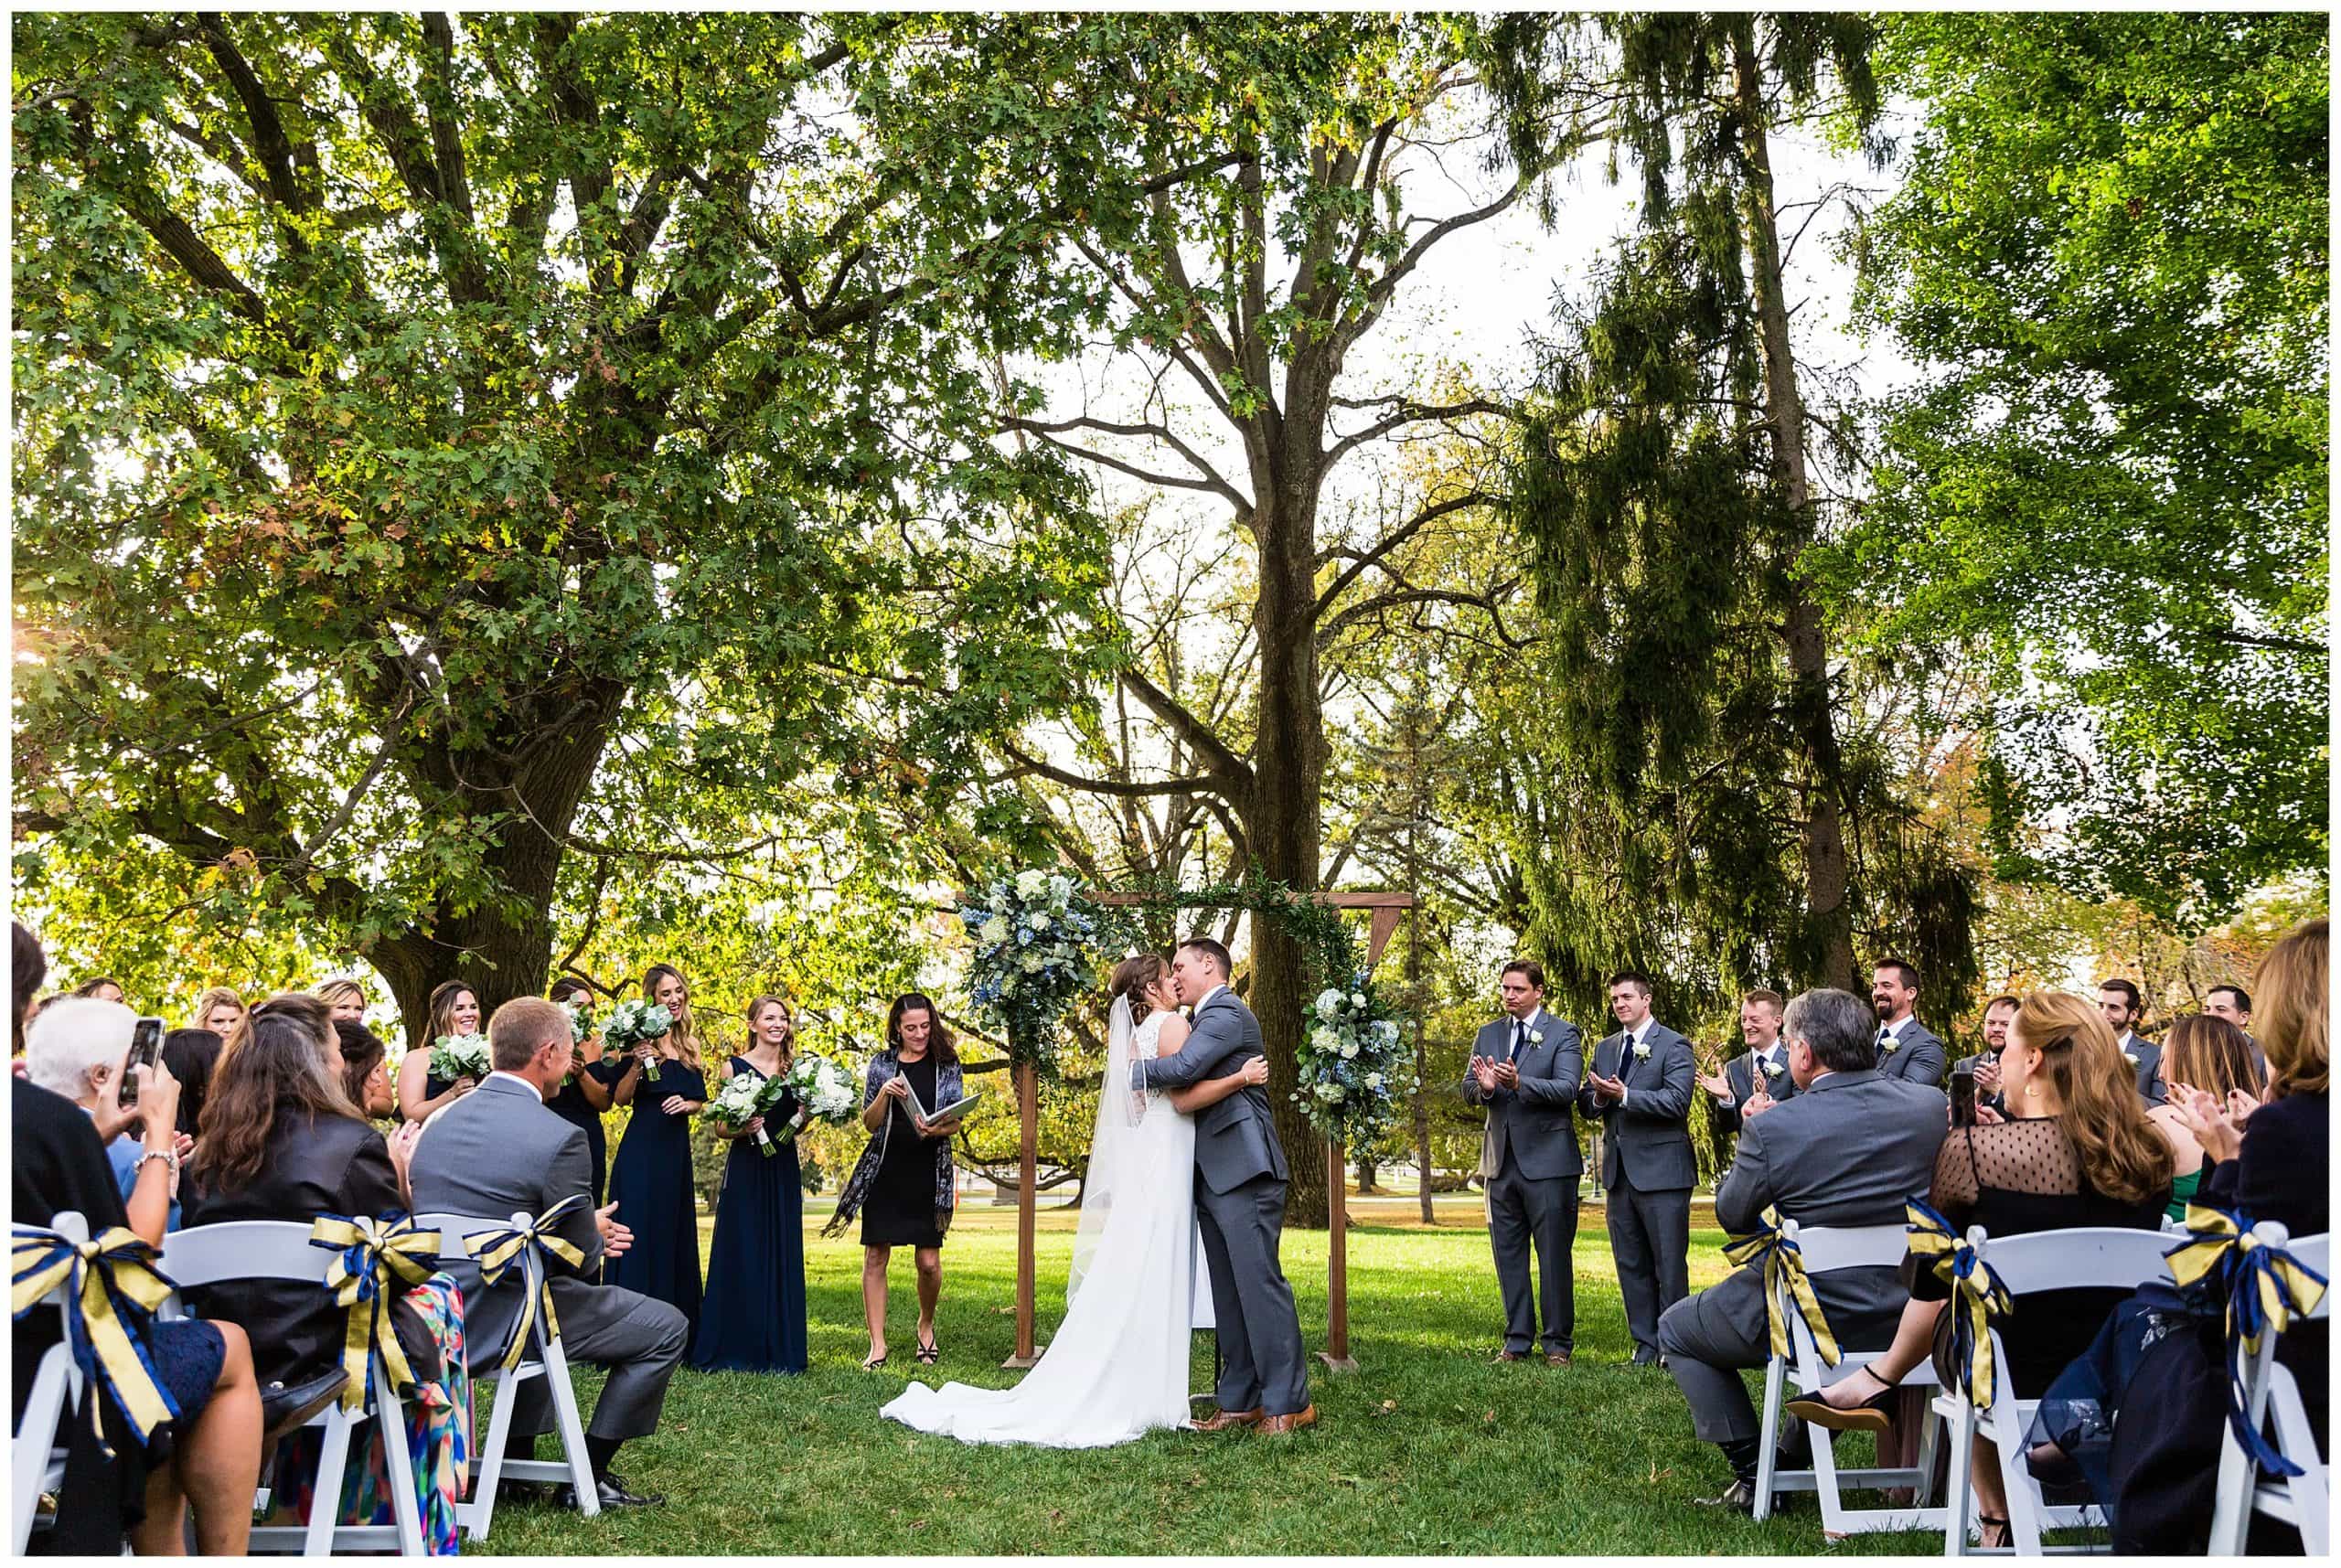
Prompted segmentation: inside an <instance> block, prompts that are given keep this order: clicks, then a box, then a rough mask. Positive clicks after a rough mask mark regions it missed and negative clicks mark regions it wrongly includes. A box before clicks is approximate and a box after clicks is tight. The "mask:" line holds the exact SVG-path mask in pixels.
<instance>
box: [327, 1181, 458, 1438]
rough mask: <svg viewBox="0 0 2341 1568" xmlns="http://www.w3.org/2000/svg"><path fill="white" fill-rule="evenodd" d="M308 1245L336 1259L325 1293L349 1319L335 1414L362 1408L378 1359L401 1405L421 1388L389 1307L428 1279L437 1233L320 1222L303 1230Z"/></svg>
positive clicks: (363, 1217) (380, 1223)
mask: <svg viewBox="0 0 2341 1568" xmlns="http://www.w3.org/2000/svg"><path fill="white" fill-rule="evenodd" d="M309 1244H310V1245H311V1246H313V1247H326V1248H328V1249H330V1250H332V1251H334V1252H336V1253H338V1254H339V1255H338V1256H337V1257H336V1258H335V1259H334V1260H333V1262H332V1263H331V1264H328V1265H327V1267H326V1289H327V1290H330V1291H332V1292H333V1298H334V1300H335V1302H336V1303H337V1304H338V1305H339V1306H340V1307H341V1308H342V1309H343V1310H344V1311H345V1312H347V1314H348V1326H347V1328H346V1329H345V1330H344V1332H343V1336H342V1342H341V1364H342V1367H343V1369H344V1370H346V1371H347V1372H348V1373H349V1381H348V1383H347V1386H345V1387H344V1388H343V1389H342V1391H341V1407H342V1408H343V1409H344V1410H356V1409H357V1408H358V1406H359V1405H361V1404H363V1403H365V1402H366V1388H367V1384H368V1381H369V1374H370V1373H371V1371H372V1364H373V1358H374V1357H375V1356H377V1355H379V1357H380V1358H381V1361H382V1370H383V1371H384V1372H385V1373H387V1374H388V1375H389V1378H390V1392H392V1393H393V1394H395V1395H396V1396H397V1397H399V1398H401V1399H404V1398H406V1397H407V1396H408V1395H409V1394H412V1392H414V1391H415V1390H416V1389H417V1388H418V1387H420V1386H421V1380H420V1379H418V1378H417V1377H416V1376H415V1374H414V1368H413V1366H412V1364H411V1363H410V1362H409V1361H408V1360H407V1355H406V1347H405V1346H403V1345H401V1343H399V1336H398V1329H397V1327H396V1324H395V1322H394V1320H393V1319H392V1317H391V1316H390V1302H391V1300H392V1299H393V1298H394V1297H395V1296H397V1295H399V1294H400V1293H401V1291H403V1290H404V1289H406V1288H407V1287H409V1286H412V1285H421V1284H422V1282H423V1281H425V1280H427V1279H429V1278H430V1277H431V1275H432V1272H433V1270H434V1269H435V1268H436V1267H437V1266H438V1263H439V1232H436V1231H419V1230H417V1229H415V1224H414V1217H413V1216H412V1215H411V1214H401V1213H398V1212H395V1211H393V1212H392V1213H390V1214H387V1215H385V1216H383V1217H382V1218H381V1219H379V1220H377V1219H375V1218H374V1217H373V1216H372V1215H370V1214H359V1215H357V1216H355V1217H349V1216H344V1215H340V1214H325V1215H321V1216H319V1217H318V1219H317V1221H316V1223H315V1224H314V1225H312V1226H311V1227H310V1228H309Z"/></svg>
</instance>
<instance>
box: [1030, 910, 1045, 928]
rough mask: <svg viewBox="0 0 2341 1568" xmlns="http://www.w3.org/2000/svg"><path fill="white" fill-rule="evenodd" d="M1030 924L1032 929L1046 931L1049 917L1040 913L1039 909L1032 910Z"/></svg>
mask: <svg viewBox="0 0 2341 1568" xmlns="http://www.w3.org/2000/svg"><path fill="white" fill-rule="evenodd" d="M1031 924H1032V929H1033V930H1034V931H1046V930H1048V929H1049V917H1048V916H1047V915H1044V914H1042V912H1040V911H1039V910H1034V911H1033V912H1032V921H1031Z"/></svg>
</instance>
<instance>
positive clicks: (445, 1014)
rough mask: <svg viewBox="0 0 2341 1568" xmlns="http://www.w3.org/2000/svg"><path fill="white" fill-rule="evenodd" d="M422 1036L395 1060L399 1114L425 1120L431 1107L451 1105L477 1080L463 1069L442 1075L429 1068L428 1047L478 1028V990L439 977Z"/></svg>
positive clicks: (429, 1113)
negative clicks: (446, 1038) (396, 1062)
mask: <svg viewBox="0 0 2341 1568" xmlns="http://www.w3.org/2000/svg"><path fill="white" fill-rule="evenodd" d="M430 1019H431V1021H430V1022H429V1024H428V1025H426V1026H425V1028H424V1029H423V1035H422V1043H421V1044H419V1045H414V1046H411V1047H409V1048H408V1050H407V1053H406V1055H405V1056H403V1057H401V1058H400V1060H399V1115H401V1116H404V1117H405V1118H406V1119H407V1120H408V1121H410V1122H422V1121H428V1120H429V1119H430V1117H431V1114H432V1113H433V1111H436V1110H439V1109H440V1108H441V1107H443V1106H446V1105H452V1104H454V1103H455V1102H456V1101H458V1100H460V1099H462V1098H463V1097H464V1096H465V1095H466V1094H468V1093H471V1092H472V1091H473V1090H475V1089H476V1088H478V1087H479V1081H478V1080H477V1079H476V1078H474V1077H473V1076H472V1075H471V1074H470V1073H468V1072H466V1073H464V1074H463V1075H461V1076H460V1077H456V1078H442V1077H440V1076H439V1075H438V1074H437V1073H435V1072H432V1071H431V1047H432V1045H433V1042H434V1041H436V1040H441V1039H443V1038H444V1037H445V1036H448V1035H455V1036H463V1035H474V1034H477V1033H478V1032H479V994H478V993H477V992H476V991H474V990H473V989H472V988H471V987H469V986H468V985H466V984H465V983H464V982H463V981H461V980H443V981H441V982H440V983H439V985H438V986H437V987H436V988H434V989H433V991H432V993H431V1012H430Z"/></svg>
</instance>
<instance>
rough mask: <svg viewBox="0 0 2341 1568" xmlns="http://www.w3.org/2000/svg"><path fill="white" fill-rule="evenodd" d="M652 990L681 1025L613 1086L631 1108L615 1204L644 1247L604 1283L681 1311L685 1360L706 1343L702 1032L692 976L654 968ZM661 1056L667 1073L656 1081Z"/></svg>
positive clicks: (614, 1164)
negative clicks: (696, 1126) (699, 1127)
mask: <svg viewBox="0 0 2341 1568" xmlns="http://www.w3.org/2000/svg"><path fill="white" fill-rule="evenodd" d="M642 994H643V995H644V996H645V997H648V998H649V999H650V1000H651V1001H654V1002H657V1004H658V1005H659V1006H660V1007H662V1008H666V1009H667V1010H668V1012H669V1013H671V1014H673V1015H674V1019H675V1024H674V1028H672V1029H669V1030H668V1032H667V1033H666V1034H665V1035H663V1036H661V1037H660V1038H659V1039H657V1040H652V1041H650V1042H649V1043H648V1044H646V1045H644V1046H643V1047H642V1048H641V1049H640V1050H639V1051H636V1052H635V1054H634V1057H633V1059H632V1060H631V1061H629V1062H628V1064H627V1069H626V1071H625V1072H624V1073H622V1074H621V1075H620V1076H619V1077H618V1078H617V1079H616V1081H615V1082H614V1083H612V1084H611V1085H610V1097H611V1098H612V1099H613V1100H614V1101H615V1102H616V1103H617V1104H621V1105H630V1106H632V1107H633V1109H634V1114H633V1115H630V1116H629V1117H627V1118H626V1124H625V1136H623V1137H621V1138H620V1139H619V1140H618V1147H617V1152H616V1153H615V1155H613V1156H611V1157H610V1200H611V1201H612V1202H614V1203H615V1204H616V1205H617V1206H618V1222H619V1223H620V1224H622V1225H626V1226H629V1227H631V1228H632V1230H633V1232H634V1244H633V1245H632V1246H631V1247H629V1248H628V1249H626V1251H625V1253H624V1255H622V1256H619V1257H615V1258H612V1259H611V1260H610V1261H609V1262H608V1263H607V1264H604V1267H603V1270H602V1277H603V1278H604V1280H605V1281H606V1282H607V1283H609V1284H611V1285H617V1286H618V1287H620V1288H621V1289H624V1290H632V1291H638V1292H640V1293H641V1294H642V1295H644V1296H649V1297H650V1298H651V1299H652V1300H654V1301H663V1302H666V1303H667V1304H668V1306H670V1307H676V1308H678V1309H679V1311H680V1312H681V1313H682V1315H683V1317H685V1318H686V1319H687V1320H688V1321H689V1324H690V1339H689V1341H688V1342H687V1343H686V1344H685V1346H684V1349H683V1354H684V1355H685V1356H689V1354H690V1352H691V1349H693V1348H694V1347H696V1346H697V1345H698V1343H699V1313H700V1270H699V1204H698V1200H697V1198H696V1196H695V1191H694V1186H695V1184H694V1183H693V1181H692V1179H691V1118H692V1117H693V1116H695V1115H698V1114H699V1113H700V1109H701V1107H703V1106H704V1105H705V1104H707V1079H706V1077H705V1075H704V1073H703V1071H702V1069H701V1068H700V1056H699V1032H698V1029H697V1027H696V1026H695V1025H694V1024H693V1022H692V1020H691V1003H690V990H689V987H688V986H686V985H685V984H684V981H683V976H682V971H680V970H679V969H677V968H676V967H675V966H674V965H671V964H654V965H651V966H650V969H649V972H648V973H647V974H645V975H644V976H642ZM654 1059H655V1060H656V1061H657V1063H658V1076H657V1079H656V1080H655V1081H653V1080H651V1079H649V1078H648V1077H647V1068H648V1064H649V1063H650V1061H653V1060H654Z"/></svg>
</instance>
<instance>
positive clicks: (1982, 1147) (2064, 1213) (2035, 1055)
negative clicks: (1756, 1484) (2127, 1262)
mask: <svg viewBox="0 0 2341 1568" xmlns="http://www.w3.org/2000/svg"><path fill="white" fill-rule="evenodd" d="M2000 1086H2001V1093H2003V1095H2004V1097H2005V1099H2006V1102H2007V1105H2008V1108H2009V1110H2010V1112H2011V1113H2013V1114H2012V1115H2009V1116H2007V1117H2006V1118H2005V1119H2004V1120H1998V1119H1996V1118H1995V1119H1994V1120H1993V1121H1992V1122H1991V1123H1989V1124H1988V1125H1982V1126H1974V1127H1960V1128H1956V1129H1954V1130H1953V1131H1952V1133H1951V1136H1950V1137H1948V1138H1946V1139H1945V1140H1944V1141H1943V1146H1942V1150H1941V1152H1940V1154H1938V1155H1937V1156H1936V1157H1935V1173H1934V1183H1933V1186H1932V1188H1931V1189H1930V1190H1929V1193H1928V1196H1927V1201H1928V1203H1929V1205H1930V1206H1932V1207H1933V1209H1934V1210H1935V1211H1936V1212H1938V1213H1940V1215H1942V1217H1943V1218H1944V1219H1946V1220H1948V1221H1951V1228H1952V1229H1953V1230H1954V1231H1956V1232H1959V1233H1960V1234H1961V1235H1964V1234H1965V1233H1966V1232H1967V1229H1968V1227H1969V1226H1971V1225H1981V1226H1983V1229H1984V1230H1985V1232H1988V1233H1989V1234H1991V1235H1993V1236H2022V1235H2029V1234H2031V1233H2032V1232H2036V1231H2064V1230H2072V1229H2075V1228H2078V1227H2081V1226H2118V1227H2122V1228H2124V1229H2129V1230H2137V1231H2159V1230H2160V1229H2162V1215H2163V1206H2164V1205H2165V1204H2166V1203H2168V1202H2169V1201H2170V1182H2171V1171H2172V1168H2173V1164H2174V1157H2173V1155H2172V1151H2171V1146H2170V1143H2169V1141H2168V1140H2167V1139H2166V1138H2165V1137H2164V1136H2163V1135H2162V1134H2161V1132H2159V1131H2158V1130H2157V1129H2156V1128H2155V1125H2154V1123H2153V1122H2152V1121H2150V1120H2149V1119H2148V1118H2147V1116H2146V1111H2145V1105H2144V1103H2143V1101H2142V1100H2141V1099H2140V1098H2139V1096H2138V1080H2137V1074H2136V1072H2134V1071H2133V1069H2132V1068H2131V1066H2130V1064H2129V1063H2128V1062H2126V1061H2122V1050H2121V1047H2120V1046H2118V1045H2116V1044H2115V1043H2114V1040H2113V1031H2112V1029H2110V1028H2108V1027H2107V1025H2106V1022H2105V1019H2104V1018H2103V1016H2102V1015H2101V1014H2100V1012H2099V1011H2098V1009H2097V1008H2095V1007H2093V1006H2091V1005H2090V1003H2088V1002H2086V1001H2083V1000H2082V999H2081V998H2080V997H2075V996H2070V995H2068V994H2067V993H2065V992H2062V991H2035V992H2033V993H2032V994H2031V995H2030V996H2028V997H2025V999H2024V1005H2023V1007H2022V1008H2019V1009H2017V1012H2016V1016H2015V1020H2014V1021H2013V1022H2012V1023H2010V1024H2009V1026H2008V1046H2007V1050H2005V1051H2003V1052H2001V1054H2000ZM1978 1115H1988V1113H1980V1112H1979V1113H1978ZM1903 1270H1904V1272H1905V1274H1906V1275H1911V1276H1912V1278H1911V1284H1910V1305H1909V1306H1908V1307H1907V1308H1906V1309H1905V1310H1904V1312H1903V1314H1902V1324H1901V1328H1899V1330H1898V1331H1897V1333H1896V1335H1895V1338H1894V1343H1893V1345H1892V1346H1891V1347H1890V1348H1889V1349H1887V1352H1886V1353H1885V1354H1884V1355H1883V1356H1881V1357H1879V1358H1878V1359H1877V1360H1875V1361H1872V1362H1870V1363H1869V1364H1868V1365H1867V1366H1865V1367H1862V1368H1859V1369H1857V1370H1855V1371H1854V1372H1853V1374H1852V1375H1850V1376H1848V1377H1844V1378H1841V1379H1839V1380H1838V1381H1835V1382H1833V1383H1831V1384H1830V1385H1829V1386H1828V1387H1827V1388H1826V1389H1823V1391H1822V1392H1821V1397H1820V1398H1819V1399H1817V1400H1798V1401H1795V1402H1794V1403H1791V1404H1790V1407H1789V1409H1790V1413H1791V1414H1795V1415H1799V1416H1801V1417H1803V1418H1805V1419H1807V1420H1810V1421H1816V1422H1819V1423H1820V1424H1822V1425H1824V1426H1833V1427H1838V1428H1840V1429H1846V1428H1853V1427H1861V1428H1864V1429H1867V1430H1875V1429H1876V1428H1877V1427H1878V1426H1880V1425H1882V1424H1883V1419H1882V1413H1883V1411H1884V1409H1885V1407H1886V1405H1887V1401H1888V1398H1889V1396H1890V1394H1891V1391H1892V1389H1893V1387H1894V1385H1895V1384H1896V1383H1897V1382H1899V1381H1901V1379H1902V1377H1903V1375H1904V1374H1905V1373H1907V1372H1908V1371H1910V1370H1911V1369H1912V1368H1914V1367H1916V1366H1917V1365H1918V1364H1919V1361H1921V1360H1924V1359H1925V1358H1926V1357H1927V1356H1928V1355H1929V1354H1932V1355H1933V1357H1934V1359H1935V1365H1936V1371H1937V1372H1938V1374H1939V1375H1940V1377H1941V1379H1942V1381H1943V1383H1944V1384H1945V1385H1946V1386H1948V1385H1950V1384H1951V1383H1953V1382H1955V1381H1957V1376H1958V1374H1957V1371H1956V1370H1955V1369H1954V1368H1953V1367H1952V1366H1951V1348H1950V1343H1949V1340H1950V1329H1951V1314H1949V1313H1947V1312H1945V1311H1944V1310H1943V1306H1944V1303H1945V1302H1947V1301H1948V1300H1949V1299H1950V1296H1951V1287H1950V1286H1949V1285H1945V1284H1944V1283H1943V1281H1942V1280H1941V1279H1940V1278H1939V1277H1938V1276H1937V1275H1936V1274H1935V1272H1934V1269H1933V1267H1932V1260H1930V1259H1927V1258H1920V1257H1917V1256H1913V1257H1911V1258H1909V1259H1907V1260H1906V1261H1905V1262H1904V1264H1903ZM2128 1296H2129V1292H2127V1291H2123V1290H2050V1291H2039V1292H2036V1293H2035V1294H2033V1295H2029V1296H2025V1297H2024V1298H2023V1300H2022V1301H2021V1302H2020V1303H2019V1304H2018V1310H2017V1311H2016V1312H2015V1313H2014V1314H2013V1315H2011V1316H2010V1317H2007V1318H2006V1319H2005V1320H2004V1321H2003V1322H2001V1323H2000V1324H1999V1325H1998V1326H1997V1327H1998V1328H1999V1330H2000V1340H2001V1343H2002V1344H2003V1345H2004V1346H2005V1347H2006V1349H2007V1371H2008V1381H2010V1382H2011V1383H2012V1384H2013V1385H2014V1386H2015V1392H2016V1397H2017V1398H2019V1399H2037V1398H2039V1397H2040V1396H2041V1394H2042V1393H2043V1392H2045V1391H2046V1390H2047V1387H2048V1385H2049V1383H2050V1382H2051V1381H2053V1380H2054V1379H2055V1378H2056V1376H2057V1374H2058V1372H2059V1371H2063V1370H2064V1367H2065V1363H2066V1362H2068V1361H2069V1360H2072V1359H2073V1358H2074V1357H2075V1356H2077V1355H2079V1353H2080V1352H2081V1351H2083V1350H2085V1349H2088V1348H2089V1343H2090V1340H2091V1339H2094V1338H2095V1337H2096V1335H2097V1330H2098V1326H2099V1325H2100V1324H2101V1323H2103V1322H2104V1321H2105V1319H2106V1317H2107V1315H2108V1314H2110V1313H2111V1311H2112V1310H2113V1309H2114V1307H2118V1306H2120V1305H2121V1304H2122V1301H2124V1300H2125V1299H2127V1297H2128ZM1972 1474H1973V1477H1974V1486H1975V1497H1976V1502H1977V1504H1978V1520H1979V1522H1980V1523H1981V1524H1982V1525H1983V1544H1984V1545H1985V1546H1987V1547H1990V1546H2004V1545H2006V1544H2007V1496H2006V1492H2005V1488H2004V1486H2003V1485H2002V1481H2001V1477H2000V1461H1999V1455H1998V1453H1997V1451H1996V1450H1995V1449H1994V1446H1993V1445H1992V1444H1991V1443H1990V1442H1988V1441H1987V1440H1985V1439H1984V1438H1983V1436H1981V1435H1978V1436H1977V1438H1976V1439H1975V1448H1974V1464H1973V1467H1972Z"/></svg>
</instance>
